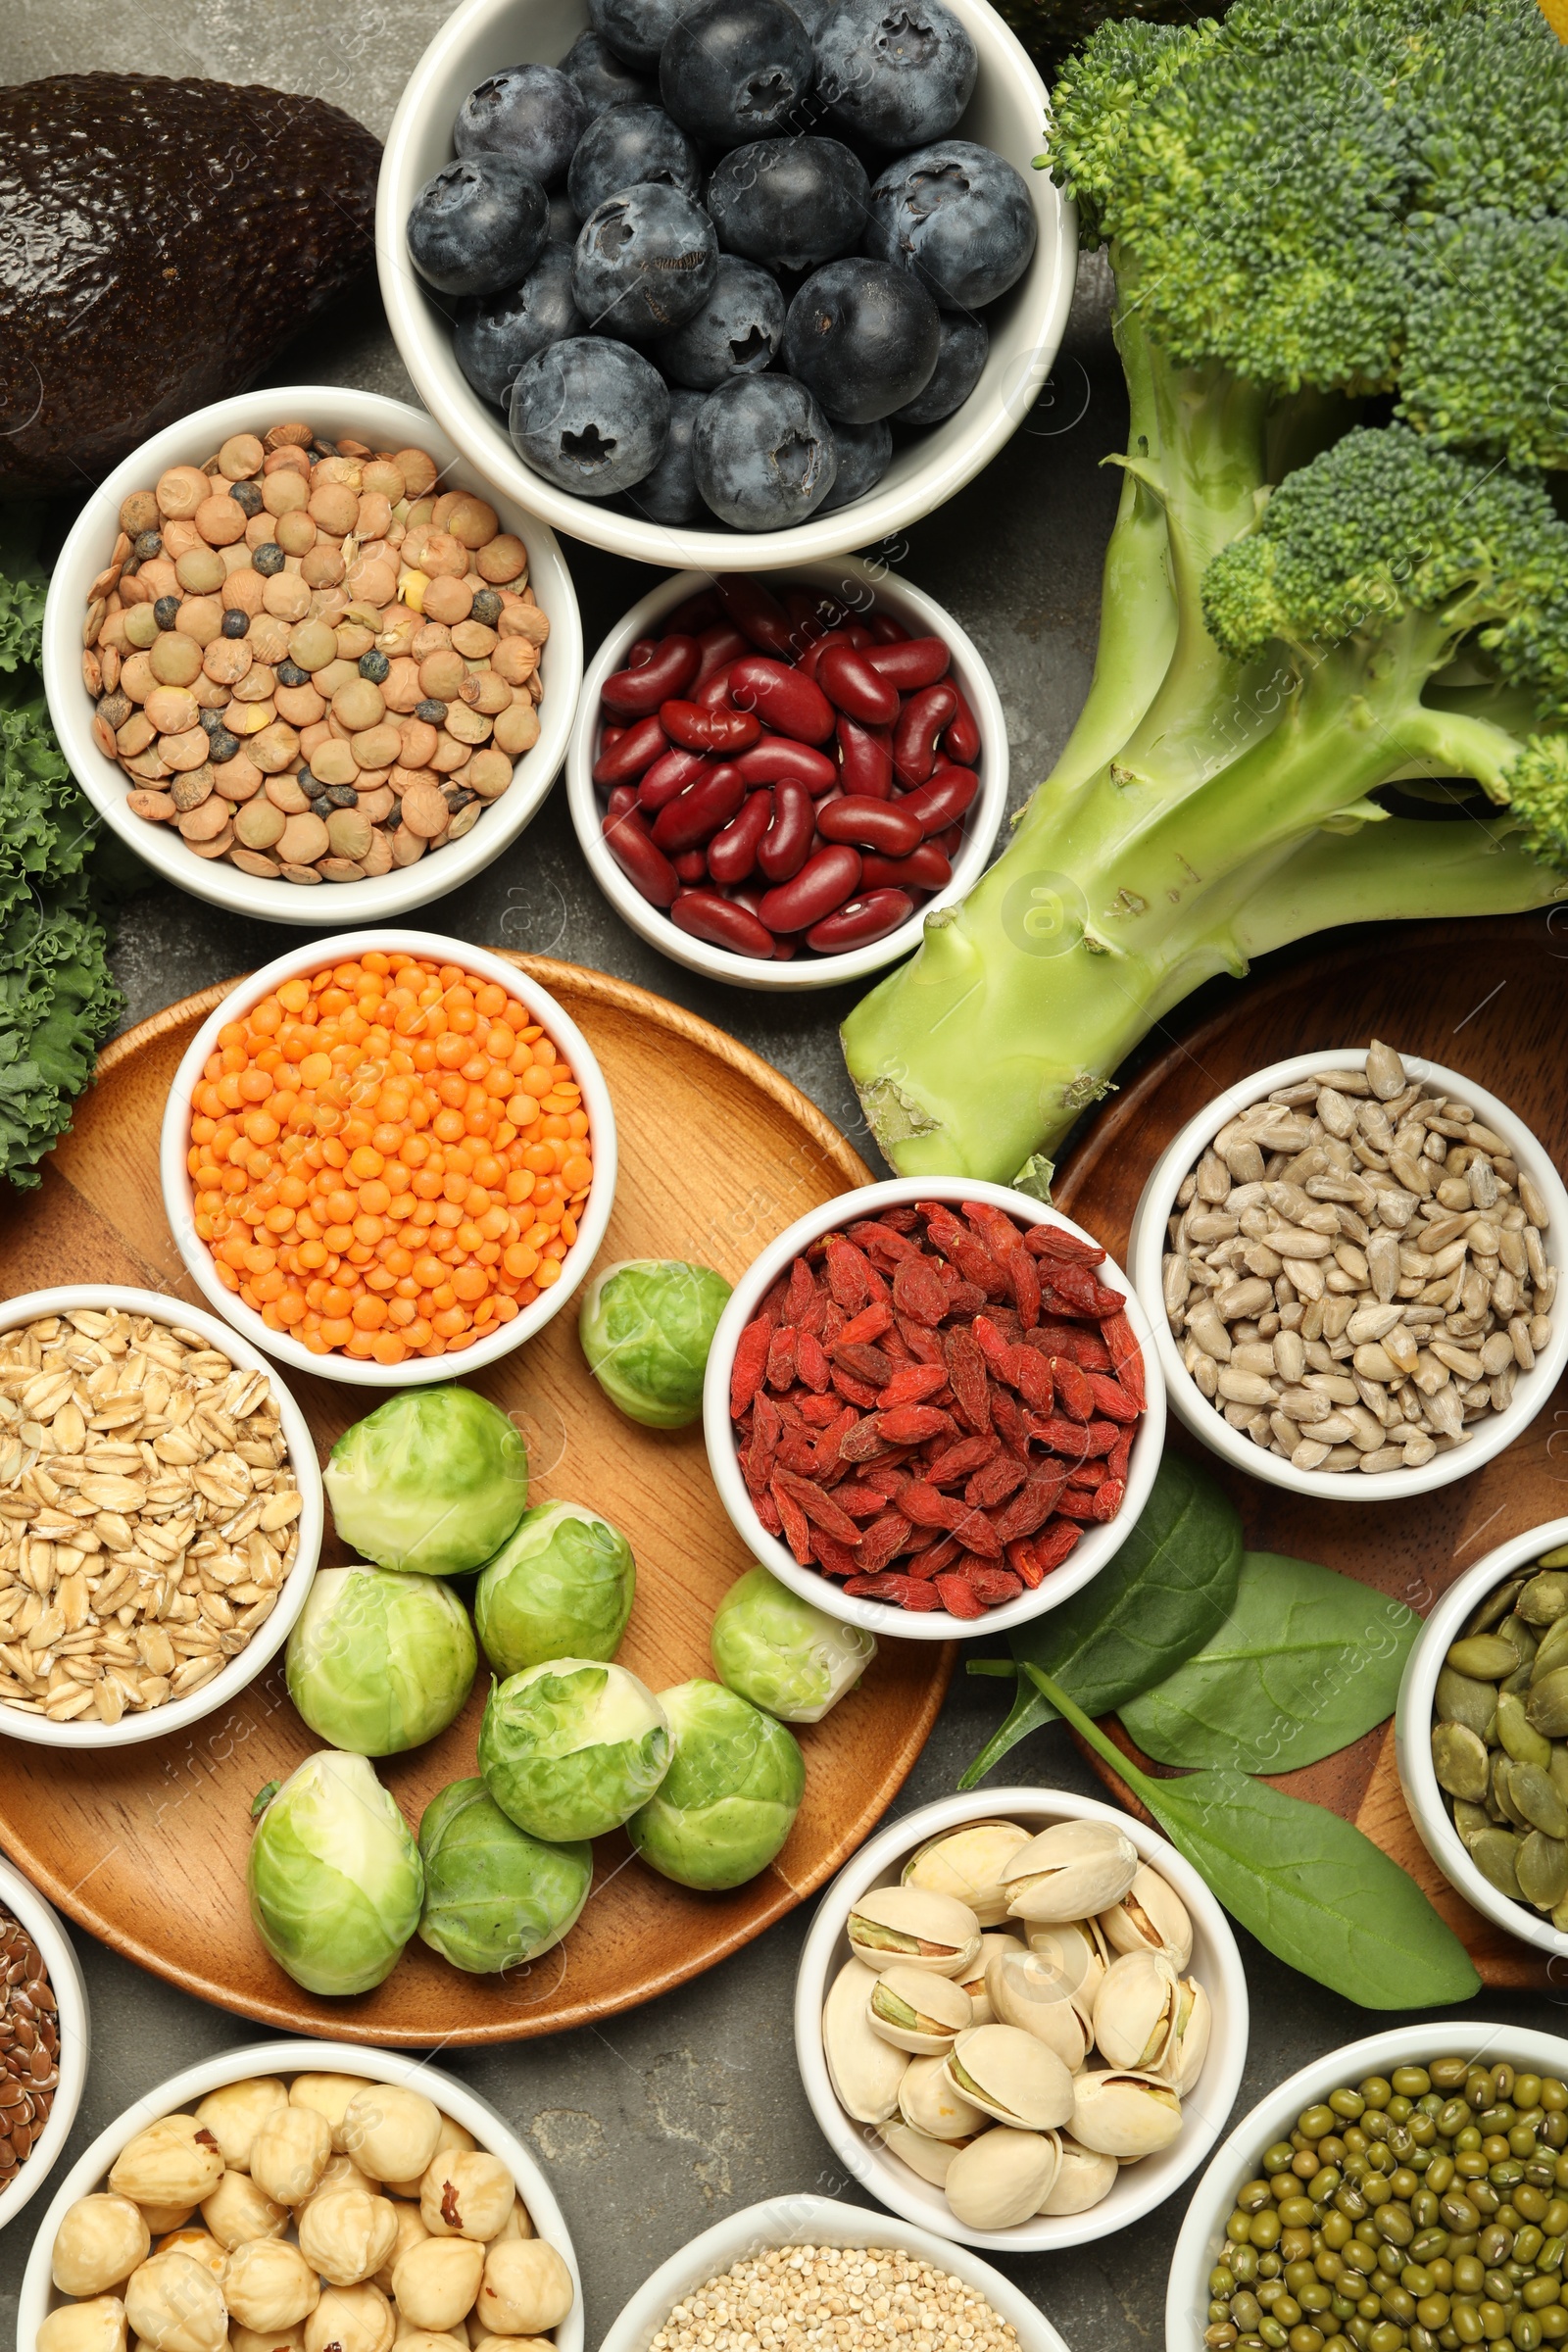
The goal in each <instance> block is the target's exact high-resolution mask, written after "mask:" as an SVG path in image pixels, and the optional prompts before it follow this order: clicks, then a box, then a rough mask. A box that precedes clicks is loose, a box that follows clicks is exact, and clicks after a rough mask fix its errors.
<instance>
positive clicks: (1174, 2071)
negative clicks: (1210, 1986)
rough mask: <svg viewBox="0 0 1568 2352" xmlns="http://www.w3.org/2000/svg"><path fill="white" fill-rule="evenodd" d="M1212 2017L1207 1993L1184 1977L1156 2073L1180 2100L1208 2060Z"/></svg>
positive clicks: (1188, 2092)
mask: <svg viewBox="0 0 1568 2352" xmlns="http://www.w3.org/2000/svg"><path fill="white" fill-rule="evenodd" d="M1213 2023H1214V2013H1213V2010H1212V2009H1211V2008H1210V2006H1209V2000H1208V1995H1207V1993H1206V1992H1205V1991H1204V1990H1203V1987H1202V1986H1201V1985H1200V1983H1199V1982H1198V1979H1197V1978H1196V1977H1183V1979H1182V1981H1181V1985H1180V1987H1179V1992H1178V1997H1177V2002H1176V2021H1175V2023H1174V2025H1173V2026H1172V2027H1171V2031H1170V2039H1169V2040H1168V2041H1167V2042H1166V2044H1165V2054H1164V2056H1163V2057H1162V2058H1161V2060H1160V2062H1159V2069H1158V2071H1159V2073H1160V2074H1161V2075H1163V2077H1164V2079H1165V2081H1166V2082H1168V2083H1169V2084H1170V2085H1171V2088H1172V2089H1173V2090H1174V2091H1176V2092H1177V2094H1178V2095H1179V2096H1180V2097H1182V2098H1184V2099H1185V2098H1187V2097H1188V2096H1189V2094H1190V2093H1191V2092H1192V2091H1193V2090H1194V2089H1196V2087H1197V2084H1198V2079H1199V2077H1200V2076H1201V2073H1202V2071H1203V2061H1204V2059H1205V2058H1206V2057H1207V2056H1208V2040H1209V2034H1210V2033H1211V2031H1212V2029H1213Z"/></svg>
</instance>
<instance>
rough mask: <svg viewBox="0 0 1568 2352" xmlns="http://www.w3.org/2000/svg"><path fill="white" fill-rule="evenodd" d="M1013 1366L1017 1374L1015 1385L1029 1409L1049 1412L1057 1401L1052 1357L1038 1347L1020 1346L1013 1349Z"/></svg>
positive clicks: (1035, 1411)
mask: <svg viewBox="0 0 1568 2352" xmlns="http://www.w3.org/2000/svg"><path fill="white" fill-rule="evenodd" d="M1012 1368H1013V1371H1014V1373H1015V1375H1016V1378H1015V1380H1014V1383H1013V1385H1014V1387H1015V1388H1016V1389H1017V1392H1018V1394H1019V1396H1020V1397H1022V1398H1023V1400H1024V1402H1025V1404H1026V1405H1027V1406H1028V1407H1029V1410H1030V1411H1031V1412H1032V1413H1049V1412H1050V1411H1051V1410H1052V1409H1053V1407H1054V1404H1055V1401H1056V1384H1055V1382H1054V1379H1053V1378H1052V1374H1051V1360H1050V1358H1049V1357H1048V1356H1044V1355H1042V1354H1041V1352H1040V1350H1039V1348H1015V1349H1014V1351H1013V1359H1012Z"/></svg>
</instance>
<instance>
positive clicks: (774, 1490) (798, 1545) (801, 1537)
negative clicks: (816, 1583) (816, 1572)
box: [767, 1470, 811, 1568]
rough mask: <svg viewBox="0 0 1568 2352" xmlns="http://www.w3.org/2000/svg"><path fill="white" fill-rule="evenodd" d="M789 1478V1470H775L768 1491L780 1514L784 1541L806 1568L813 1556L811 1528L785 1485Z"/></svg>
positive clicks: (804, 1514)
mask: <svg viewBox="0 0 1568 2352" xmlns="http://www.w3.org/2000/svg"><path fill="white" fill-rule="evenodd" d="M788 1476H789V1472H788V1471H787V1470H785V1471H778V1470H775V1471H774V1473H773V1475H772V1477H771V1478H770V1479H769V1480H768V1484H767V1491H768V1494H769V1495H771V1496H772V1500H773V1508H774V1509H775V1510H776V1511H777V1513H778V1516H779V1525H780V1527H781V1529H782V1531H783V1535H784V1541H785V1543H786V1544H788V1545H789V1547H790V1549H791V1551H792V1552H793V1553H794V1554H795V1557H796V1559H797V1560H799V1562H800V1564H801V1566H802V1567H803V1568H804V1567H805V1566H806V1564H807V1562H808V1561H809V1558H810V1556H811V1527H810V1522H809V1519H808V1518H807V1516H806V1513H805V1512H804V1511H803V1510H802V1508H801V1506H800V1504H799V1503H798V1502H797V1501H796V1499H795V1497H794V1495H792V1494H791V1493H790V1491H789V1489H788V1487H786V1486H785V1485H784V1483H783V1482H784V1480H785V1479H786V1478H788Z"/></svg>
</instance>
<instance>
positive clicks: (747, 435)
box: [692, 375, 839, 531]
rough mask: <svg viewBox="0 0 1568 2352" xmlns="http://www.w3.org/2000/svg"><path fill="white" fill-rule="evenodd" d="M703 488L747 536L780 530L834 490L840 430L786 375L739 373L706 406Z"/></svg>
mask: <svg viewBox="0 0 1568 2352" xmlns="http://www.w3.org/2000/svg"><path fill="white" fill-rule="evenodd" d="M692 464H693V467H694V470H695V472H696V475H697V487H698V489H699V490H700V491H701V492H702V494H703V498H704V500H705V501H706V503H707V504H708V505H709V506H710V507H711V509H712V511H713V513H714V514H715V515H719V516H720V517H721V518H722V519H723V520H724V521H725V522H729V523H733V524H734V525H735V528H736V529H737V530H741V531H781V530H783V529H784V528H785V527H786V525H787V524H789V523H792V522H805V520H806V519H807V517H808V515H814V514H815V512H816V510H817V508H818V507H819V506H820V505H821V504H822V501H823V500H824V499H825V498H826V497H827V495H828V492H829V491H830V490H831V489H832V487H833V482H834V477H835V475H836V474H837V472H838V464H839V461H838V452H837V450H836V449H835V447H834V442H833V428H832V426H831V425H830V424H829V423H828V420H827V418H826V417H824V416H823V414H822V412H821V410H820V409H819V408H818V407H817V405H816V402H815V401H814V400H813V399H812V398H811V395H810V393H809V391H808V390H807V388H806V386H805V385H804V384H798V383H795V382H793V381H792V380H791V378H790V377H789V376H787V375H732V376H731V377H730V379H729V381H728V383H726V384H720V385H719V387H718V390H717V391H716V392H710V394H709V395H708V398H707V399H706V400H705V401H704V403H703V408H702V414H701V416H700V417H698V419H697V427H696V431H695V432H694V434H693V436H692Z"/></svg>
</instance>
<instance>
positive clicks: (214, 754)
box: [207, 727, 239, 767]
mask: <svg viewBox="0 0 1568 2352" xmlns="http://www.w3.org/2000/svg"><path fill="white" fill-rule="evenodd" d="M238 750H239V737H238V736H237V735H231V734H230V733H229V731H228V729H227V728H226V727H220V728H219V729H218V730H217V732H216V733H215V734H212V735H209V736H208V738H207V757H208V759H209V760H211V761H212V763H213V765H214V767H226V766H227V764H228V762H229V760H232V759H233V757H234V755H235V753H236V752H237V751H238Z"/></svg>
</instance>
